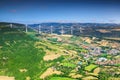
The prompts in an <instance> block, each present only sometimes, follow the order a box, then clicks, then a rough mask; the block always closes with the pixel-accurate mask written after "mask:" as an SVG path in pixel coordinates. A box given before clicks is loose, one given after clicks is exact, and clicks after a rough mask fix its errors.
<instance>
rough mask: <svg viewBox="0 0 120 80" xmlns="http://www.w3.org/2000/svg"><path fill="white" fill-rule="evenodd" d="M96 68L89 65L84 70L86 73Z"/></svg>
mask: <svg viewBox="0 0 120 80" xmlns="http://www.w3.org/2000/svg"><path fill="white" fill-rule="evenodd" d="M96 67H97V65H94V64H90V65H89V66H86V67H85V70H86V71H92V70H93V69H95V68H96Z"/></svg>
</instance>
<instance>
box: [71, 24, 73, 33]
mask: <svg viewBox="0 0 120 80" xmlns="http://www.w3.org/2000/svg"><path fill="white" fill-rule="evenodd" d="M71 35H73V27H72V26H71Z"/></svg>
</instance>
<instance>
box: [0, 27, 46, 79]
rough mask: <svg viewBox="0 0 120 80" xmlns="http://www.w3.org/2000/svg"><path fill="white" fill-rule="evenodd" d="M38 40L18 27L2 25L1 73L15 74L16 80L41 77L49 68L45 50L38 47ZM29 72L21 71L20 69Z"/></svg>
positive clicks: (0, 41)
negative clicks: (36, 45) (12, 27)
mask: <svg viewBox="0 0 120 80" xmlns="http://www.w3.org/2000/svg"><path fill="white" fill-rule="evenodd" d="M35 42H36V41H35V40H33V39H32V38H30V37H29V36H28V35H26V34H25V33H24V32H22V31H18V29H11V28H7V27H2V28H1V31H0V46H2V48H1V49H0V75H8V76H14V77H15V78H16V80H25V78H26V77H27V76H29V77H31V79H32V80H33V79H36V80H37V78H39V75H40V74H41V73H42V72H43V71H44V70H45V69H46V68H47V66H46V64H47V63H45V62H44V61H43V56H44V54H45V52H44V51H43V49H36V48H35V47H34V43H35ZM39 64H40V65H41V66H40V65H39ZM24 68H25V69H26V70H27V72H20V71H19V70H20V69H24Z"/></svg>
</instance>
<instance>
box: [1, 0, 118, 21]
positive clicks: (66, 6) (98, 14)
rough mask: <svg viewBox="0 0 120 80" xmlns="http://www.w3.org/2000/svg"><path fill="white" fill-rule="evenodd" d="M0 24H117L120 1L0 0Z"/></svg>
mask: <svg viewBox="0 0 120 80" xmlns="http://www.w3.org/2000/svg"><path fill="white" fill-rule="evenodd" d="M0 22H17V23H42V22H65V23H68V22H73V23H74V22H80V23H120V0H0Z"/></svg>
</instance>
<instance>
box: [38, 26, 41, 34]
mask: <svg viewBox="0 0 120 80" xmlns="http://www.w3.org/2000/svg"><path fill="white" fill-rule="evenodd" d="M40 33H41V25H39V26H38V34H40Z"/></svg>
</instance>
